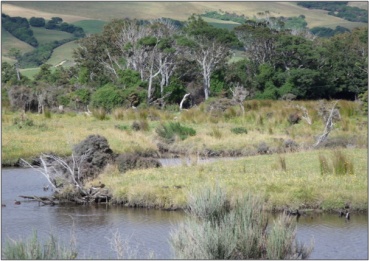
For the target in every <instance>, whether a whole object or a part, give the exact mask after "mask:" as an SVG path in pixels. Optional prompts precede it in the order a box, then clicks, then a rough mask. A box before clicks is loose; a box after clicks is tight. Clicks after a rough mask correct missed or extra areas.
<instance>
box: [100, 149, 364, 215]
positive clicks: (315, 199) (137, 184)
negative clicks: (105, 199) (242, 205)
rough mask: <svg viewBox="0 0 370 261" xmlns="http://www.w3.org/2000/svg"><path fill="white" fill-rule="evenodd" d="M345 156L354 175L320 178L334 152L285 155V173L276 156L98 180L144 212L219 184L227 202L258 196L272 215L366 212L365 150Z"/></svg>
mask: <svg viewBox="0 0 370 261" xmlns="http://www.w3.org/2000/svg"><path fill="white" fill-rule="evenodd" d="M343 152H344V153H345V154H346V155H347V157H349V158H351V159H353V160H355V161H356V164H355V166H354V174H353V175H345V176H337V175H334V174H327V175H321V172H320V162H319V160H318V155H319V154H321V155H325V156H328V155H331V153H332V151H330V150H321V151H307V152H299V153H290V154H286V155H285V156H284V159H285V164H286V170H284V169H277V168H276V155H263V156H262V155H261V156H253V157H247V158H240V159H237V160H229V161H228V160H221V161H218V162H212V163H208V164H201V165H192V166H175V167H165V168H159V169H146V170H132V171H128V172H126V173H125V175H124V176H122V175H121V174H120V173H119V172H118V171H117V170H116V169H115V168H114V167H111V168H109V169H107V170H106V171H105V173H104V174H102V175H101V176H100V177H99V180H100V181H101V182H102V183H104V184H105V185H106V187H107V188H108V189H110V190H111V191H112V193H113V197H114V198H115V199H116V200H117V201H123V202H128V204H129V205H140V206H145V207H161V208H170V207H179V208H185V207H187V204H188V199H187V195H188V193H190V192H191V191H192V190H194V189H197V188H199V187H203V188H204V187H207V186H213V185H215V184H217V185H219V186H221V187H223V188H225V189H226V191H227V195H228V199H229V200H230V201H231V202H233V201H235V199H236V198H237V197H238V196H240V195H243V194H244V193H245V192H247V191H248V192H249V193H251V194H253V195H257V196H261V197H262V198H263V200H264V202H265V204H266V207H267V209H270V210H282V209H284V208H287V207H288V208H291V209H296V208H300V209H301V208H313V209H322V210H326V211H327V210H335V209H338V208H343V207H344V206H345V204H346V203H349V204H350V206H351V208H352V209H355V210H367V209H368V204H367V190H368V186H367V184H368V175H367V167H368V164H367V149H345V150H343ZM175 186H178V187H181V188H180V189H178V188H176V187H175Z"/></svg>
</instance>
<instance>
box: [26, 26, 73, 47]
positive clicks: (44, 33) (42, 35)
mask: <svg viewBox="0 0 370 261" xmlns="http://www.w3.org/2000/svg"><path fill="white" fill-rule="evenodd" d="M32 31H33V35H34V36H35V38H36V39H37V41H38V42H39V44H45V43H50V42H53V41H60V40H63V39H68V38H71V37H73V35H72V34H70V33H66V32H62V31H56V30H48V29H45V28H40V27H32Z"/></svg>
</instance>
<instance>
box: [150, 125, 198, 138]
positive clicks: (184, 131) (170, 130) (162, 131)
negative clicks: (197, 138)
mask: <svg viewBox="0 0 370 261" xmlns="http://www.w3.org/2000/svg"><path fill="white" fill-rule="evenodd" d="M156 132H157V134H158V135H159V136H160V137H162V138H164V139H165V140H167V141H169V142H173V141H174V139H175V136H177V137H179V138H180V139H181V140H184V139H186V138H187V137H188V136H194V135H195V134H196V131H195V130H194V129H192V128H189V127H185V126H181V124H180V123H178V122H169V123H166V124H161V125H160V126H158V127H157V129H156Z"/></svg>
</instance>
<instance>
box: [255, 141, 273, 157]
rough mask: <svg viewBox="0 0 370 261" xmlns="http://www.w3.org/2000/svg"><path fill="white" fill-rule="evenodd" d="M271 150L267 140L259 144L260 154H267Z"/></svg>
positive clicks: (258, 150)
mask: <svg viewBox="0 0 370 261" xmlns="http://www.w3.org/2000/svg"><path fill="white" fill-rule="evenodd" d="M269 150H270V147H269V146H268V145H267V144H266V143H265V142H261V143H260V144H258V147H257V152H258V153H259V154H267V153H269Z"/></svg>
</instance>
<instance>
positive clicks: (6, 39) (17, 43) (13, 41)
mask: <svg viewBox="0 0 370 261" xmlns="http://www.w3.org/2000/svg"><path fill="white" fill-rule="evenodd" d="M1 48H2V51H1V54H2V59H3V61H7V62H10V63H14V60H13V59H10V58H9V57H6V55H7V53H8V52H9V50H10V49H11V48H16V49H19V50H20V51H21V53H26V52H29V51H32V50H33V49H34V48H33V47H32V46H31V45H29V44H27V43H25V42H23V41H21V40H18V39H17V38H15V37H14V36H13V35H11V34H10V33H9V32H8V31H6V30H5V29H3V28H1Z"/></svg>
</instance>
